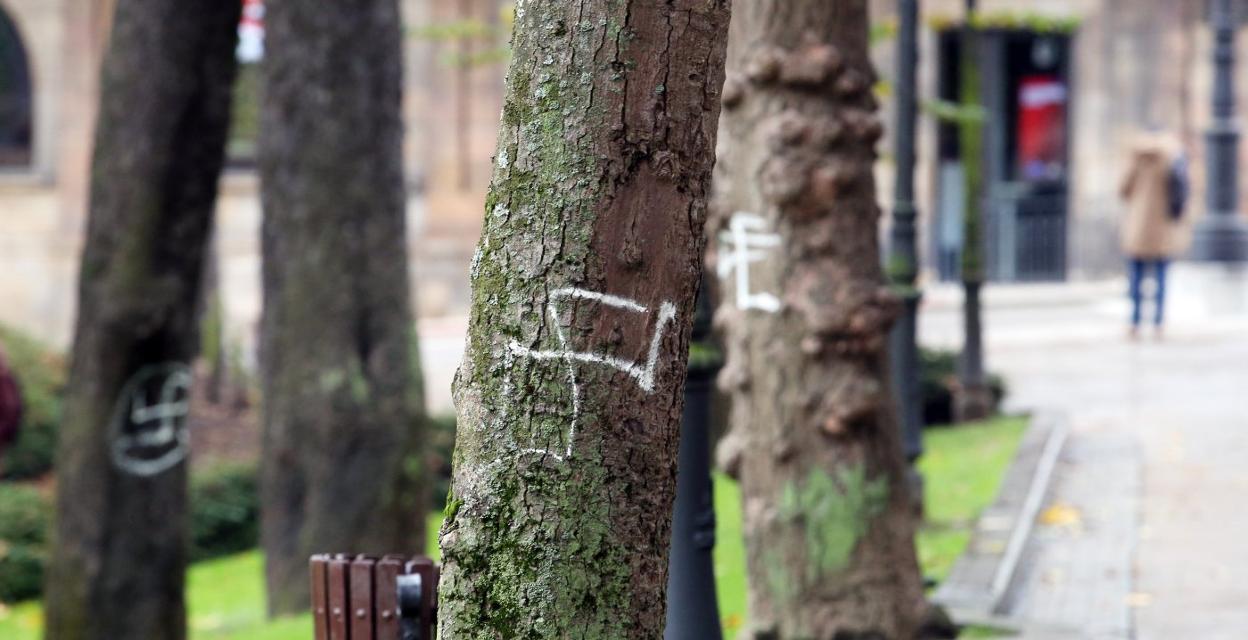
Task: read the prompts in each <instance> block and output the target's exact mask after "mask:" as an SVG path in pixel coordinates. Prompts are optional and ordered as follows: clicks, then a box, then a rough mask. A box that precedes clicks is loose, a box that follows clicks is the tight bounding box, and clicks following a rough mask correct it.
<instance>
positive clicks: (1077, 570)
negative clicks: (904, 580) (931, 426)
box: [920, 282, 1248, 640]
mask: <svg viewBox="0 0 1248 640" xmlns="http://www.w3.org/2000/svg"><path fill="white" fill-rule="evenodd" d="M1124 291H1125V285H1124V284H1123V283H1121V282H1108V283H1093V284H1083V285H1065V286H1053V285H1034V286H1029V285H1015V286H1009V287H1005V286H1001V287H997V292H996V293H995V294H994V293H993V292H992V288H989V289H988V294H987V301H988V309H987V313H986V316H985V322H986V327H987V332H986V342H987V346H988V367H989V368H990V369H991V370H994V371H999V372H1001V373H1003V374H1004V375H1005V376H1006V377H1007V379H1008V382H1009V384H1010V399H1009V408H1011V409H1016V410H1029V409H1042V410H1060V411H1062V412H1064V413H1065V414H1066V415H1067V416H1068V417H1069V418H1070V435H1069V438H1068V441H1067V444H1066V447H1065V449H1064V451H1063V453H1062V456H1061V458H1060V459H1059V463H1058V466H1057V468H1056V471H1055V473H1054V479H1053V482H1052V484H1051V486H1050V490H1049V494H1048V495H1047V496H1046V500H1045V503H1044V504H1045V508H1044V510H1043V511H1042V512H1041V516H1040V518H1039V521H1038V523H1037V524H1036V528H1035V529H1034V532H1033V535H1032V537H1031V539H1030V541H1029V542H1028V544H1027V546H1026V551H1025V552H1024V556H1023V559H1022V561H1021V563H1020V568H1019V570H1018V571H1017V572H1016V574H1015V578H1014V580H1013V582H1012V584H1011V586H1010V590H1009V591H1008V592H1007V595H1006V597H1005V599H1004V601H1003V603H1002V610H1001V611H999V612H998V613H1000V614H1002V615H1003V616H1004V617H1005V618H1006V619H1008V620H1010V621H1012V622H1014V623H1017V624H1020V625H1021V626H1022V628H1023V629H1024V633H1023V634H1022V637H1024V638H1139V639H1153V638H1157V639H1161V638H1199V639H1201V640H1216V639H1220V638H1248V606H1246V605H1248V544H1245V543H1244V542H1243V541H1244V540H1245V539H1248V509H1244V508H1242V506H1241V504H1242V503H1243V502H1244V501H1245V500H1246V499H1248V428H1246V427H1248V418H1245V417H1244V415H1243V413H1244V412H1243V409H1242V408H1241V407H1242V406H1243V405H1244V404H1245V402H1244V401H1245V400H1248V318H1246V317H1244V316H1239V317H1233V316H1217V315H1210V314H1209V313H1206V312H1204V311H1203V310H1202V309H1200V308H1196V304H1195V303H1194V302H1193V301H1191V300H1190V299H1186V300H1185V299H1182V298H1180V303H1178V304H1176V305H1175V306H1174V307H1173V308H1172V309H1171V314H1170V316H1171V318H1172V321H1171V324H1170V325H1169V326H1168V327H1167V333H1166V336H1165V338H1164V339H1163V340H1160V341H1155V340H1153V338H1152V337H1151V336H1148V335H1147V334H1146V336H1145V337H1144V338H1143V339H1141V340H1140V341H1138V342H1130V341H1128V340H1127V339H1126V332H1125V321H1124V319H1125V318H1126V314H1127V305H1126V300H1125V296H1124V295H1123V292H1124ZM958 304H959V302H958V295H957V291H956V289H951V288H948V287H937V288H934V289H933V290H932V291H930V293H929V294H928V298H927V302H926V305H925V308H924V315H923V318H922V321H921V325H920V334H921V340H922V341H923V342H924V343H925V344H928V345H933V346H949V347H956V346H957V345H958V344H960V341H961V336H960V323H961V318H960V315H959V311H958Z"/></svg>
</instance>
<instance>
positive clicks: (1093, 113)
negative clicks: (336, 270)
mask: <svg viewBox="0 0 1248 640" xmlns="http://www.w3.org/2000/svg"><path fill="white" fill-rule="evenodd" d="M871 3H872V10H873V12H874V14H873V17H874V19H875V20H876V21H877V22H878V23H886V22H888V21H890V20H892V19H893V18H892V16H893V12H894V10H895V9H894V6H895V3H894V2H893V0H871ZM401 4H402V9H403V15H404V20H405V23H406V25H407V27H408V33H409V37H408V38H407V41H406V46H405V51H404V57H405V63H406V75H405V80H404V82H405V89H406V91H405V101H404V114H405V120H406V122H407V134H406V137H405V140H404V149H405V157H406V161H407V175H408V184H409V193H410V200H409V204H410V206H409V221H410V225H409V238H408V240H409V249H410V253H411V256H412V283H413V287H414V293H415V295H414V299H415V300H416V302H417V307H418V309H417V311H418V313H419V314H420V315H421V316H422V317H425V318H437V317H454V316H459V315H462V314H464V313H466V311H467V306H468V276H467V273H468V262H469V259H470V257H471V255H472V250H473V246H474V244H475V242H476V239H477V236H478V234H479V230H480V225H481V220H482V216H483V208H484V197H485V191H486V187H487V185H488V181H489V177H490V176H489V174H490V170H491V166H492V163H491V158H490V156H491V155H492V154H493V152H494V139H495V133H496V128H497V123H498V116H499V110H500V106H501V100H502V91H503V85H502V76H503V66H504V64H503V62H502V61H501V59H500V58H501V47H502V46H503V45H504V44H505V41H506V32H507V31H508V29H509V24H508V21H507V15H506V13H505V7H506V6H508V3H507V2H506V1H505V0H401ZM921 4H922V8H923V16H924V24H925V25H926V24H928V23H930V22H931V21H933V20H937V19H941V18H943V19H950V18H955V19H956V18H958V17H960V16H961V11H962V7H963V5H964V2H963V0H922V3H921ZM1203 4H1204V3H1203V1H1202V0H980V6H981V10H983V11H985V12H988V13H997V12H1015V13H1017V12H1030V13H1042V14H1048V15H1055V16H1063V17H1077V18H1079V19H1080V21H1081V22H1080V27H1079V29H1078V31H1077V35H1076V40H1075V51H1076V58H1075V64H1074V67H1075V70H1074V74H1075V80H1074V90H1073V96H1072V99H1073V113H1072V114H1071V118H1072V131H1071V145H1072V146H1071V154H1072V158H1071V160H1072V172H1073V176H1074V177H1073V182H1072V185H1071V187H1072V201H1071V211H1070V214H1071V222H1072V224H1071V228H1070V238H1069V240H1070V242H1069V245H1070V249H1069V264H1070V275H1071V277H1072V278H1076V279H1078V278H1093V277H1100V276H1103V275H1106V274H1113V273H1117V272H1118V270H1119V269H1120V268H1121V267H1120V263H1121V256H1120V255H1119V252H1118V249H1117V224H1118V216H1119V214H1120V211H1121V207H1120V205H1119V203H1118V200H1117V196H1116V191H1117V186H1118V181H1119V178H1120V176H1121V174H1122V171H1123V168H1124V165H1125V161H1126V156H1127V150H1128V148H1129V145H1130V140H1131V137H1132V135H1134V133H1135V132H1136V131H1138V130H1139V129H1141V128H1142V127H1144V126H1145V125H1148V124H1150V123H1153V124H1157V125H1160V126H1163V127H1165V128H1167V129H1169V130H1170V131H1173V132H1174V133H1175V134H1176V135H1178V136H1180V137H1181V138H1183V139H1184V140H1185V141H1186V145H1187V149H1188V153H1189V157H1190V158H1191V160H1192V169H1193V177H1194V185H1193V187H1194V188H1193V202H1192V205H1193V206H1192V207H1191V210H1192V211H1193V213H1194V214H1198V213H1199V210H1200V209H1201V208H1202V207H1201V203H1202V202H1203V174H1204V151H1203V140H1202V137H1201V132H1202V131H1203V129H1204V127H1205V126H1206V125H1207V123H1208V113H1209V110H1208V93H1209V88H1210V81H1211V71H1210V63H1209V53H1210V46H1211V38H1210V35H1209V33H1208V29H1207V27H1206V26H1205V25H1204V24H1203V22H1202V20H1203ZM111 5H112V0H107V1H103V2H101V1H99V0H0V8H3V9H4V10H5V11H6V12H7V13H8V14H9V15H10V17H11V18H12V19H13V20H14V22H15V23H16V25H17V27H18V29H19V31H20V32H21V33H22V36H23V37H24V40H25V46H26V48H27V54H28V57H29V59H30V63H31V65H32V74H33V76H34V82H35V118H36V124H35V127H36V131H35V140H34V155H35V158H34V162H33V164H32V167H31V168H30V169H29V170H26V171H18V172H8V173H3V174H0V322H6V323H11V324H16V325H18V326H21V327H23V328H25V329H27V330H29V331H32V332H33V333H35V334H37V335H39V336H41V337H43V338H45V339H47V340H50V341H52V342H53V343H55V344H57V345H60V346H62V347H64V346H67V345H68V342H69V340H70V334H71V328H72V324H73V311H74V309H73V307H74V300H75V297H76V295H77V292H76V286H75V283H76V273H77V260H78V255H79V252H80V251H81V245H82V233H83V229H84V222H85V212H86V210H87V204H86V200H87V185H88V183H89V181H88V178H89V172H88V166H89V162H88V161H89V151H90V144H91V130H92V123H93V119H94V104H95V95H96V86H95V83H96V74H97V70H98V64H99V56H100V52H101V51H102V50H103V46H104V42H105V40H106V38H107V32H108V19H109V16H110V15H111V13H110V7H111ZM465 24H471V25H473V28H474V29H475V30H476V31H477V32H479V33H482V34H483V35H480V36H477V37H473V38H467V39H465V38H445V37H439V36H438V33H439V30H438V29H433V30H432V33H431V30H430V29H428V27H430V26H431V25H433V26H438V25H441V26H443V27H445V26H447V25H460V26H463V25H465ZM443 31H444V30H443ZM443 35H444V34H443ZM893 44H894V42H893V41H891V40H889V39H888V38H883V39H881V40H880V41H879V42H877V43H876V44H875V46H874V52H875V55H876V58H877V65H878V68H879V70H880V75H881V76H882V77H883V78H885V79H890V78H891V77H892V75H893V69H894V59H893V57H892V56H893ZM934 44H935V37H934V32H933V31H932V30H931V28H930V27H928V26H924V28H923V29H922V30H921V66H920V69H919V81H920V91H921V94H922V95H925V96H931V95H933V94H934V90H935V84H936V83H935V55H934ZM1239 48H1240V52H1241V60H1248V55H1245V54H1248V42H1245V39H1244V38H1241V39H1240V45H1239ZM1244 64H1248V63H1244ZM1240 75H1242V69H1241V74H1240ZM1238 90H1239V93H1240V100H1241V105H1244V108H1246V109H1248V83H1245V82H1240V84H1239V87H1238ZM882 102H883V103H884V107H885V110H884V114H883V115H884V117H885V118H886V120H885V122H886V123H891V121H892V113H891V110H890V109H889V102H888V100H887V98H885V99H884V100H882ZM890 128H891V127H890ZM919 149H920V164H919V171H918V175H917V182H918V185H917V186H918V192H919V200H920V202H919V204H920V211H921V215H922V220H921V222H922V223H923V224H922V232H923V233H924V234H925V235H926V234H928V233H929V232H930V228H931V222H932V212H933V210H934V206H933V203H934V202H935V197H936V194H935V189H934V180H933V177H934V167H933V165H932V163H931V161H930V159H931V158H933V157H934V151H935V126H934V122H933V120H932V118H931V117H930V116H926V115H921V116H920V141H919ZM880 150H881V161H880V163H879V165H878V171H877V173H878V175H879V178H880V179H879V181H878V184H879V189H880V199H881V202H882V204H883V205H884V210H885V211H886V212H887V211H889V210H891V206H890V205H891V203H890V198H891V185H892V175H891V173H892V141H891V139H887V138H886V139H885V140H884V141H883V142H882V143H881V147H880ZM1245 160H1246V161H1248V158H1245ZM1245 166H1248V163H1246V164H1245ZM1241 193H1242V194H1244V195H1248V189H1244V190H1242V191H1241ZM1245 205H1248V200H1245ZM1241 208H1245V209H1248V206H1245V207H1241ZM259 221H260V206H259V199H258V184H257V181H256V178H255V176H254V174H253V173H250V172H248V171H239V170H231V171H230V172H229V173H228V174H227V175H226V176H225V177H224V178H223V180H222V187H221V198H220V201H219V211H218V223H217V238H216V243H217V250H216V255H218V256H219V260H220V262H219V265H218V268H219V272H220V274H221V293H222V296H223V302H224V307H225V310H226V313H227V327H226V329H227V335H228V336H229V339H230V340H231V341H234V342H236V343H238V344H239V345H240V346H244V347H249V346H250V345H254V342H255V331H256V328H257V326H258V320H259V313H260V267H259V265H260V257H259V236H258V232H259ZM885 222H886V221H885ZM922 246H924V247H926V246H929V245H928V244H927V243H924V244H923V245H922Z"/></svg>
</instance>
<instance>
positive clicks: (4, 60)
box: [0, 9, 32, 168]
mask: <svg viewBox="0 0 1248 640" xmlns="http://www.w3.org/2000/svg"><path fill="white" fill-rule="evenodd" d="M30 96H31V92H30V68H29V66H27V60H26V48H25V47H23V46H22V40H21V37H20V36H19V35H18V33H17V27H15V26H14V25H13V21H12V20H10V19H9V16H8V15H6V14H5V12H4V10H3V9H0V168H4V167H15V166H16V167H25V166H28V165H29V164H30V138H31V130H32V127H31V100H30Z"/></svg>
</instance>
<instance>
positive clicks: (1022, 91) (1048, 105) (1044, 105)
mask: <svg viewBox="0 0 1248 640" xmlns="http://www.w3.org/2000/svg"><path fill="white" fill-rule="evenodd" d="M1065 159H1066V83H1064V82H1062V81H1061V80H1060V79H1059V78H1058V77H1057V76H1054V75H1048V74H1042V75H1030V76H1025V77H1024V78H1023V80H1022V82H1021V83H1020V84H1019V87H1018V166H1019V169H1020V171H1021V173H1022V177H1023V178H1024V179H1026V180H1055V179H1058V178H1061V177H1062V175H1063V174H1064V173H1065V171H1066V167H1065Z"/></svg>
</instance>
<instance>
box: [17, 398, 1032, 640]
mask: <svg viewBox="0 0 1248 640" xmlns="http://www.w3.org/2000/svg"><path fill="white" fill-rule="evenodd" d="M1024 425H1025V421H1024V420H1023V419H1022V418H1001V419H997V420H993V421H990V422H986V423H982V424H978V425H968V426H963V427H958V428H956V429H936V430H929V431H927V432H926V441H925V446H926V449H927V451H926V453H925V455H924V457H923V459H922V462H921V464H920V468H921V469H922V471H923V475H924V477H925V479H926V487H927V489H926V494H927V495H926V499H927V512H928V513H927V515H928V522H927V523H926V524H925V525H924V526H923V528H922V529H921V530H920V532H919V536H918V551H919V560H920V563H921V564H922V565H923V570H924V572H925V573H926V574H927V575H929V576H931V577H934V578H938V579H939V578H943V577H944V576H945V575H947V574H948V572H949V568H950V567H951V566H952V565H953V561H954V560H955V559H956V558H957V556H958V554H960V553H961V552H962V549H963V548H965V547H966V543H967V541H968V540H969V539H970V533H971V528H972V526H973V524H974V521H975V518H976V517H977V516H978V514H979V512H980V511H981V510H983V508H984V507H986V506H988V504H989V503H991V502H992V499H993V498H994V497H995V496H996V492H997V486H998V484H999V483H1000V480H1001V476H1002V475H1003V474H1004V472H1005V469H1006V467H1007V466H1008V465H1009V462H1010V459H1011V458H1012V457H1013V455H1014V451H1015V449H1017V448H1018V443H1019V440H1020V439H1021V438H1022V433H1023V428H1024ZM715 510H716V519H717V522H718V527H717V530H716V545H715V577H716V582H717V585H716V586H717V593H718V595H719V607H720V615H721V616H722V618H723V625H724V631H725V634H724V635H725V637H728V638H731V637H734V636H735V635H736V633H737V632H738V631H739V630H740V629H741V628H742V627H743V626H744V624H745V621H746V575H745V545H744V543H743V541H742V538H741V504H740V492H739V491H738V490H737V486H736V485H735V484H734V483H733V482H732V481H731V480H729V479H728V478H726V477H725V476H722V475H718V474H717V475H716V477H715ZM440 524H441V517H440V516H436V515H435V516H431V517H430V519H429V530H430V540H429V552H430V553H431V554H433V555H435V556H436V554H437V545H436V532H437V527H438V525H440ZM187 593H188V598H189V602H188V606H189V612H190V626H191V634H190V637H191V640H310V639H311V638H312V623H311V620H310V619H309V617H308V616H306V615H303V616H296V617H293V618H284V619H279V620H276V621H272V622H269V621H266V620H265V618H264V579H263V562H262V560H261V557H260V554H259V553H258V552H255V551H252V552H248V553H243V554H239V555H236V556H230V557H227V558H222V559H219V560H212V561H209V562H202V563H199V564H196V565H194V566H193V567H191V570H190V575H189V578H188V589H187ZM41 626H42V621H41V614H40V610H39V605H38V603H37V602H28V603H23V604H20V605H16V606H14V607H11V608H8V609H7V610H6V609H0V638H3V639H4V640H38V638H39V630H40V628H41ZM971 637H976V636H971Z"/></svg>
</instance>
